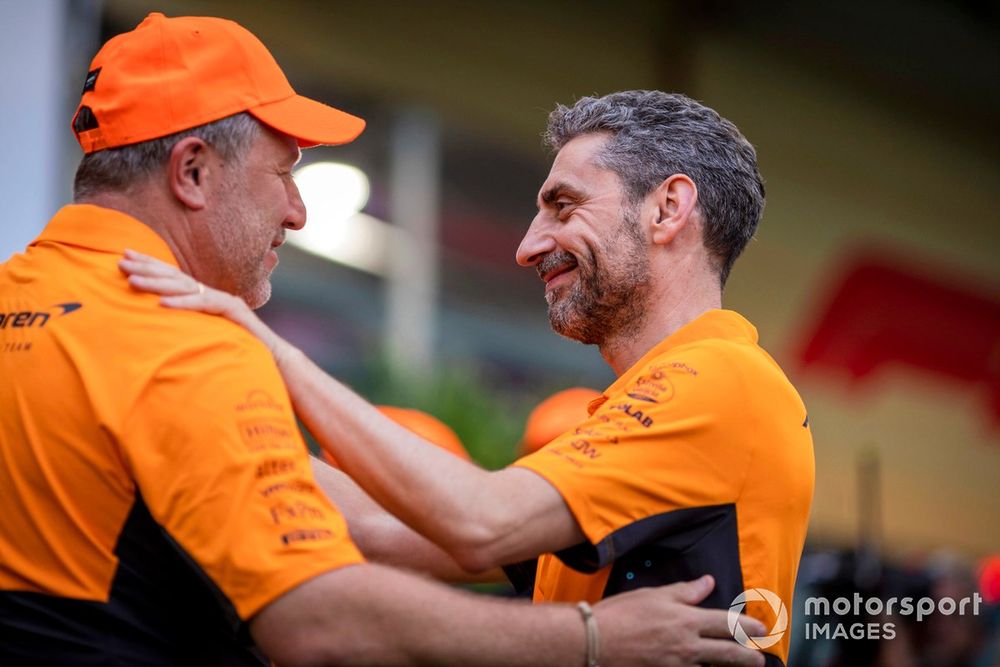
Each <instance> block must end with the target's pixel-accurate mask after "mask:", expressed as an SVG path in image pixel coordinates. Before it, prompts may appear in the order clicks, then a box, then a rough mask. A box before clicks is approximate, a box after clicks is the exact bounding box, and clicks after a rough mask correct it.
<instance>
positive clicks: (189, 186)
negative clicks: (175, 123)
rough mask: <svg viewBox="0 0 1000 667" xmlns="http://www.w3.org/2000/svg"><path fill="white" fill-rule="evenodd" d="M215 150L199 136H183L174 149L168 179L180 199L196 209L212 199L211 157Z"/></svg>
mask: <svg viewBox="0 0 1000 667" xmlns="http://www.w3.org/2000/svg"><path fill="white" fill-rule="evenodd" d="M210 153H211V151H210V150H209V148H208V144H206V143H205V141H204V140H203V139H199V138H198V137H185V138H184V139H181V140H180V141H178V142H177V143H176V144H174V147H173V148H172V149H171V151H170V160H169V161H168V162H167V179H168V182H169V185H170V191H171V192H172V193H173V195H174V197H176V198H177V200H178V201H179V202H180V203H181V204H183V205H184V206H186V207H187V208H189V209H192V210H196V211H197V210H201V209H203V208H205V205H206V203H207V202H208V184H207V183H206V178H207V176H208V161H209V156H210Z"/></svg>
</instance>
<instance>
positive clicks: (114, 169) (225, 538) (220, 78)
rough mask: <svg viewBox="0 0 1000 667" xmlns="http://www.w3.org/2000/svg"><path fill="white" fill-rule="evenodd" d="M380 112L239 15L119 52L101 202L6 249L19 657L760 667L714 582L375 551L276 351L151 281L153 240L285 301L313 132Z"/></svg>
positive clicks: (3, 391)
mask: <svg viewBox="0 0 1000 667" xmlns="http://www.w3.org/2000/svg"><path fill="white" fill-rule="evenodd" d="M363 127H364V123H363V121H361V120H360V119H358V118H355V117H354V116H351V115H350V114H347V113H344V112H342V111H338V110H336V109H332V108H330V107H327V106H324V105H322V104H319V103H317V102H313V101H311V100H307V99H305V98H303V97H300V96H298V95H296V94H295V92H294V90H292V88H291V87H290V86H289V84H288V82H287V81H286V80H285V77H284V75H283V74H282V72H281V70H280V69H279V67H278V65H277V64H276V63H275V61H274V60H273V58H272V57H271V55H270V54H269V53H268V51H267V49H266V48H265V47H264V46H263V45H262V44H261V43H260V42H259V41H258V40H257V39H256V38H255V37H254V36H253V35H251V34H250V33H249V32H247V31H246V30H244V29H243V28H241V27H240V26H238V25H236V24H235V23H232V22H229V21H224V20H220V19H212V18H190V17H189V18H166V17H164V16H163V15H162V14H151V15H150V16H149V17H148V18H147V19H146V20H145V21H143V22H142V24H141V25H139V26H138V27H137V28H136V29H135V30H134V31H132V32H129V33H125V34H123V35H119V36H118V37H115V38H114V39H112V40H111V41H109V42H108V43H107V44H106V45H105V46H104V47H103V48H102V49H101V51H100V52H99V53H98V54H97V56H96V57H95V59H94V61H93V65H92V67H91V71H90V72H89V74H88V76H87V79H86V82H85V85H84V92H83V99H82V100H81V103H80V106H79V108H78V110H77V113H76V115H75V117H74V119H73V129H74V131H75V133H76V135H77V138H78V139H79V142H80V145H81V147H82V148H83V150H84V153H85V156H84V158H83V160H82V161H81V163H80V166H79V169H78V171H77V177H76V183H75V194H74V199H75V203H74V204H73V205H71V206H67V207H65V208H63V209H62V210H60V211H59V212H58V213H57V214H56V215H55V217H54V218H53V219H52V220H51V221H50V222H49V223H48V225H47V226H46V228H45V229H44V231H43V232H42V233H41V235H40V236H39V237H38V239H37V240H36V241H35V242H33V243H32V244H31V245H30V247H29V248H28V249H27V251H26V252H25V253H23V254H19V255H15V256H14V257H13V258H12V259H10V260H9V261H8V262H6V263H4V264H2V265H0V314H2V318H0V321H2V323H3V324H2V326H0V350H2V353H0V365H2V369H3V377H4V380H3V382H2V383H0V416H2V419H0V443H2V444H0V488H2V489H3V496H2V501H0V502H2V507H0V554H2V557H0V663H3V664H12V665H13V664H16V665H35V664H37V665H53V664H130V665H131V664H146V665H191V664H206V665H222V664H225V665H236V664H257V665H261V664H268V663H269V659H271V660H274V661H275V662H277V663H279V664H282V665H299V664H309V665H315V664H338V665H362V664H384V665H390V664H417V663H419V664H440V665H446V664H450V665H471V664H476V665H529V664H532V665H537V664H546V665H568V666H572V667H576V666H577V665H584V664H590V665H595V664H597V662H596V661H597V657H598V655H600V657H601V659H602V661H604V664H608V665H632V664H636V665H638V664H643V665H650V664H656V665H660V664H662V665H667V664H679V660H677V659H676V658H677V654H678V652H681V651H683V652H684V655H686V656H688V657H687V660H689V661H693V662H698V661H716V660H723V659H731V660H733V661H734V662H738V663H740V664H754V663H753V662H752V658H753V656H752V655H749V654H747V653H745V652H744V651H743V649H740V648H739V647H738V646H736V645H735V644H733V643H732V642H721V641H718V640H713V639H710V637H712V636H716V637H717V636H722V635H724V634H725V632H726V620H725V614H724V613H722V612H711V611H707V610H701V609H697V608H695V607H693V606H691V605H692V604H693V603H696V602H697V601H698V600H700V599H701V598H702V597H703V596H704V595H705V594H707V592H708V590H709V589H710V588H711V582H710V580H705V579H702V580H699V581H696V582H693V583H689V584H683V585H678V586H675V587H668V588H665V589H663V590H659V591H649V592H646V593H644V594H641V595H634V596H630V597H629V598H628V599H625V600H622V601H621V602H620V603H619V602H618V601H614V602H609V603H606V604H600V605H596V606H595V608H594V609H593V611H591V609H590V608H589V607H586V606H583V607H580V608H579V609H578V608H574V606H572V605H550V606H545V607H531V606H520V605H514V604H510V603H508V602H506V601H500V600H486V599H479V598H477V597H475V596H472V595H469V594H465V593H462V592H459V591H454V590H451V589H447V588H445V587H442V586H441V585H439V584H434V583H430V582H428V581H426V580H424V579H421V578H417V577H414V576H412V575H409V574H405V573H403V572H400V571H397V570H394V569H391V568H387V567H383V566H378V565H373V564H370V563H366V562H365V559H364V558H363V556H362V555H361V553H359V551H358V549H357V548H356V547H355V545H354V544H353V543H352V541H351V539H350V537H349V535H348V532H347V527H346V525H345V522H344V520H343V518H342V516H341V515H340V513H339V512H338V510H337V509H336V508H335V507H334V506H333V505H332V504H331V503H330V502H329V500H328V499H327V498H326V497H325V496H324V495H323V493H322V492H321V491H320V490H319V489H318V487H317V484H316V482H315V479H314V477H313V475H312V473H311V471H310V462H309V459H308V457H307V454H306V450H305V447H304V443H303V442H302V439H301V436H300V434H299V432H298V430H297V428H296V423H295V419H294V415H293V411H292V406H291V404H290V403H289V399H288V395H287V393H286V389H285V387H284V386H283V384H282V382H281V378H280V376H279V374H278V371H277V369H276V367H275V364H274V362H273V360H272V359H271V357H270V355H269V353H268V350H267V349H266V348H265V347H264V346H263V345H261V344H260V342H259V341H257V340H256V339H255V338H253V337H252V336H251V335H249V334H248V333H247V332H245V331H244V330H242V329H240V328H239V327H237V326H235V325H233V324H232V323H230V322H227V321H225V320H224V319H221V318H214V317H207V316H205V315H203V314H200V313H191V312H185V311H170V310H166V309H163V308H160V306H159V303H158V300H157V299H156V298H155V297H153V296H150V295H146V294H140V293H138V292H136V291H134V290H132V289H130V288H129V285H128V283H127V282H126V279H125V277H124V276H123V275H122V274H121V273H120V271H119V269H118V262H119V260H120V259H121V257H122V255H123V251H124V250H125V249H126V248H136V249H138V250H141V251H142V252H144V253H146V254H147V255H150V256H153V257H157V258H159V259H160V260H162V262H165V263H166V264H167V265H169V266H171V267H174V268H176V267H180V268H181V269H183V270H184V271H186V272H188V273H189V274H190V275H191V276H193V277H194V280H196V281H197V282H196V286H197V289H198V291H204V290H205V288H204V286H203V285H208V286H209V287H211V288H217V289H221V290H227V291H229V292H232V293H234V294H237V295H239V297H240V298H241V299H242V300H245V301H246V302H247V303H249V304H251V305H252V306H255V307H256V306H259V305H261V304H262V303H264V302H265V301H266V300H267V298H268V296H269V294H270V284H269V274H270V272H271V271H272V269H274V267H275V265H276V264H277V256H276V254H275V252H274V251H275V248H277V246H279V245H281V243H282V241H283V239H284V235H285V232H286V230H288V229H298V228H300V227H301V226H302V225H304V224H305V209H304V207H303V205H302V200H301V199H300V197H299V193H298V191H297V190H296V187H295V184H294V182H293V181H292V179H291V168H292V166H293V165H294V164H295V162H296V161H297V160H298V158H299V150H300V148H303V147H307V146H312V145H316V144H321V143H323V144H339V143H344V142H348V141H351V140H352V139H354V138H355V137H356V136H357V135H358V133H359V132H361V130H362V128H363ZM376 415H377V413H376ZM399 428H401V427H399ZM410 437H414V438H416V436H413V435H412V434H411V436H410ZM441 456H447V457H448V458H450V459H453V460H454V461H455V462H456V463H462V462H461V461H459V460H458V458H456V457H453V456H451V455H448V454H444V453H441ZM598 628H599V629H600V640H601V643H600V651H601V652H600V653H599V652H598V644H597V639H598ZM265 654H266V656H267V657H265ZM748 655H749V657H747V656H748Z"/></svg>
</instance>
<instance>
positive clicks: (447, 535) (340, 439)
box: [275, 346, 515, 567]
mask: <svg viewBox="0 0 1000 667" xmlns="http://www.w3.org/2000/svg"><path fill="white" fill-rule="evenodd" d="M275 358H276V360H277V361H278V366H279V368H280V369H281V372H282V375H283V376H284V378H285V381H286V384H287V385H288V388H289V391H290V392H291V395H292V400H293V403H294V404H295V409H296V411H297V413H298V414H299V416H300V418H301V419H302V421H303V422H304V423H305V425H306V427H307V428H308V429H309V431H310V432H311V433H312V434H313V435H314V436H315V437H316V439H317V440H318V441H319V442H320V443H321V444H322V446H324V447H326V448H328V449H330V450H331V452H332V453H333V454H334V455H335V456H336V458H337V461H338V462H339V463H340V465H341V467H342V468H343V469H344V471H346V472H347V473H348V474H349V475H350V476H351V477H352V478H353V479H354V480H355V481H357V483H358V484H359V485H360V486H361V487H362V488H363V489H364V490H365V491H366V492H367V493H368V494H369V495H370V496H371V497H372V498H374V499H375V501H377V502H378V503H379V504H380V505H382V506H383V507H384V508H386V509H387V510H388V511H389V512H391V513H392V514H394V515H396V516H398V517H399V518H400V519H402V520H403V521H404V522H405V523H406V524H408V525H409V526H412V527H413V528H414V529H415V530H417V531H418V532H420V533H421V534H423V535H426V536H427V537H428V538H430V539H431V540H432V541H433V542H435V543H436V544H439V545H441V546H442V547H443V548H444V549H445V550H446V551H448V552H449V553H451V554H453V555H456V554H459V552H461V551H462V550H463V549H465V548H466V547H467V546H468V545H469V544H470V543H471V544H474V543H477V542H480V541H488V540H489V539H490V538H491V536H492V535H496V534H504V533H507V532H509V531H511V530H513V529H514V528H515V526H514V525H510V526H507V525H500V524H502V522H503V521H504V520H505V518H504V517H505V515H504V513H503V512H501V511H499V510H501V509H502V508H504V507H505V506H508V505H509V503H510V502H511V500H512V499H510V498H507V497H505V496H504V492H503V490H502V489H498V488H497V485H496V484H495V483H494V481H493V480H492V479H491V474H490V473H488V472H486V471H484V470H482V469H480V468H478V467H476V466H474V465H471V464H469V463H467V462H465V461H461V460H460V459H458V458H456V457H454V456H452V455H450V454H448V453H447V452H443V451H441V450H439V449H438V448H436V447H434V446H432V445H430V444H429V443H426V442H425V441H423V440H422V439H421V438H419V437H418V436H416V435H415V434H413V433H412V432H410V431H408V430H406V429H405V428H403V427H401V426H399V425H397V424H395V423H394V422H392V421H391V420H389V419H387V418H385V417H384V416H383V415H381V414H380V413H379V412H378V410H377V409H375V408H374V406H372V405H371V404H369V403H368V402H367V401H365V400H364V399H362V398H361V397H360V396H358V395H357V394H355V393H354V392H353V391H351V390H350V389H348V388H347V387H345V386H344V385H343V384H341V383H340V382H338V381H336V380H335V379H333V378H331V377H330V376H329V375H327V374H326V373H324V372H323V371H322V370H321V369H320V368H319V367H318V366H316V365H315V364H313V363H312V362H311V361H310V360H309V359H308V358H307V357H306V356H305V355H303V354H302V353H301V352H299V351H298V350H296V349H294V348H291V347H290V346H288V347H286V348H284V349H282V350H280V351H279V352H277V353H276V354H275ZM463 562H464V561H463ZM495 564H496V563H492V564H487V565H484V567H486V566H488V565H495Z"/></svg>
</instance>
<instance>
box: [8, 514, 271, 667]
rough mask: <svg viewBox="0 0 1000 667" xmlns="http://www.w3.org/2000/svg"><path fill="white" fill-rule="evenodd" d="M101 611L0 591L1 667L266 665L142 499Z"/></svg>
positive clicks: (95, 605) (98, 605)
mask: <svg viewBox="0 0 1000 667" xmlns="http://www.w3.org/2000/svg"><path fill="white" fill-rule="evenodd" d="M115 555H117V556H118V559H119V564H118V570H117V572H116V573H115V577H114V580H113V581H112V584H111V591H110V597H109V599H108V602H107V603H102V602H94V601H90V600H75V599H69V598H61V597H55V596H50V595H42V594H39V593H26V592H19V591H0V665H18V666H21V665H24V666H34V665H39V666H41V665H80V666H87V667H98V666H99V667H126V666H128V667H143V666H147V665H148V666H150V667H154V666H155V667H165V666H167V665H206V666H207V665H221V666H225V667H228V666H236V665H241V666H242V665H268V664H269V663H268V661H267V659H266V658H265V657H264V655H263V654H262V653H261V652H260V651H259V649H257V648H256V647H255V646H254V644H253V642H252V640H251V638H250V635H249V633H248V632H247V629H246V625H245V624H243V623H242V622H241V621H240V620H239V617H238V616H237V615H236V611H235V609H234V608H233V606H232V604H231V603H230V602H229V600H228V599H227V598H226V597H225V596H224V595H223V594H222V592H221V591H220V590H219V588H218V587H217V586H216V585H215V584H214V583H213V582H212V581H211V580H210V579H209V578H208V576H207V575H206V574H205V573H204V572H203V571H202V570H201V568H199V567H198V566H197V565H196V564H195V563H194V561H192V560H191V558H190V557H189V556H188V555H187V554H186V553H185V552H184V551H183V549H181V547H180V546H179V545H178V544H177V543H176V542H175V541H174V540H173V539H172V538H171V537H170V536H169V535H168V534H167V532H166V531H165V530H163V528H162V527H161V526H160V525H159V524H157V523H156V521H154V520H153V517H152V516H150V514H149V510H148V509H147V507H146V504H145V502H144V501H143V499H142V497H141V496H136V501H135V504H134V505H133V507H132V511H131V512H130V513H129V516H128V519H127V520H126V521H125V525H124V527H123V528H122V533H121V535H120V536H119V539H118V544H117V546H116V547H115Z"/></svg>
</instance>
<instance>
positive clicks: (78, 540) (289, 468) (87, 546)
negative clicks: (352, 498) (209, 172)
mask: <svg viewBox="0 0 1000 667" xmlns="http://www.w3.org/2000/svg"><path fill="white" fill-rule="evenodd" d="M125 248H133V249H136V250H139V251H141V252H144V253H146V254H149V255H152V256H154V257H158V258H159V259H161V260H163V261H166V262H170V263H172V264H176V261H175V260H174V258H173V257H172V255H171V252H170V250H169V249H168V247H167V245H166V244H165V243H164V241H163V240H162V239H161V238H160V237H159V236H158V235H157V234H155V233H154V232H153V231H152V230H151V229H150V228H149V227H147V226H145V225H144V224H142V223H141V222H139V221H138V220H135V219H134V218H131V217H129V216H127V215H124V214H122V213H118V212H115V211H111V210H108V209H102V208H98V207H96V206H87V205H77V206H67V207H65V208H63V209H62V210H61V211H59V213H58V214H57V215H56V216H55V217H54V218H53V219H52V221H51V222H50V223H49V224H48V226H47V227H46V228H45V230H44V231H43V232H42V234H41V236H39V238H38V239H37V240H36V241H35V242H34V243H32V244H31V246H30V247H29V248H28V249H27V251H26V252H24V253H23V254H18V255H15V256H14V257H13V258H11V259H10V260H9V261H8V262H6V263H4V264H0V373H2V375H3V381H2V382H0V417H2V419H0V489H2V495H0V662H2V663H4V664H7V663H8V662H10V663H12V664H25V663H32V661H35V662H40V663H42V664H64V663H65V661H66V660H70V661H73V660H74V659H75V658H74V656H83V655H100V656H102V657H104V658H105V659H108V660H110V661H111V662H115V660H114V659H112V658H117V659H118V661H120V664H135V663H137V662H142V663H143V664H160V663H161V662H162V663H163V664H196V663H197V664H261V663H262V662H263V664H267V663H266V661H263V658H262V657H261V656H260V655H259V652H257V651H256V649H255V648H254V647H253V645H252V642H250V641H249V636H248V635H247V633H246V628H245V626H244V624H243V622H245V621H246V620H248V619H250V618H251V617H252V616H253V615H254V614H256V613H257V612H258V611H260V610H261V608H262V607H264V606H265V605H267V604H268V603H270V602H271V601H273V600H275V599H276V598H277V597H279V596H280V595H282V594H283V593H285V592H286V591H288V590H290V589H292V588H294V587H296V586H298V585H299V584H301V583H303V582H305V581H306V580H308V579H310V578H312V577H314V576H316V575H318V574H320V573H323V572H326V571H328V570H332V569H334V568H338V567H342V566H345V565H349V564H353V563H359V562H362V560H363V559H362V556H361V554H360V553H359V552H358V550H357V549H356V548H355V546H354V545H353V543H352V542H351V540H350V538H349V536H348V533H347V527H346V524H345V522H344V520H343V518H342V516H341V515H340V514H339V512H338V511H337V510H336V508H334V507H333V505H331V504H330V502H329V501H328V500H327V498H326V496H325V495H324V494H323V493H322V491H321V490H320V489H319V488H318V487H317V486H316V484H315V482H314V480H313V477H312V473H311V468H310V463H309V459H308V453H307V449H306V446H305V444H304V442H303V440H302V438H301V435H300V433H299V431H298V428H297V426H296V422H295V418H294V414H293V411H292V407H291V405H290V401H289V399H288V395H287V392H286V390H285V387H284V384H283V383H282V380H281V377H280V375H279V373H278V371H277V368H276V367H275V365H274V363H273V361H272V359H271V357H270V354H269V353H268V351H267V350H266V349H265V347H264V346H263V345H262V344H261V343H260V342H259V341H257V340H256V339H255V338H254V337H253V336H251V335H250V334H249V333H248V332H246V331H244V330H243V329H242V328H240V327H239V326H236V325H234V324H233V323H231V322H228V321H226V320H225V319H223V318H219V317H212V316H209V315H204V314H200V313H195V312H188V311H181V310H171V309H167V308H163V307H161V306H160V305H159V300H158V297H156V296H154V295H151V294H142V293H139V292H136V291H134V290H132V289H131V288H130V287H129V286H128V283H127V282H126V279H125V276H124V275H123V274H122V273H121V272H120V271H119V269H118V267H117V262H118V260H119V259H120V258H121V256H122V251H123V250H124V249H125ZM147 661H148V662H147ZM102 664H103V662H102ZM115 664H119V662H115Z"/></svg>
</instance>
